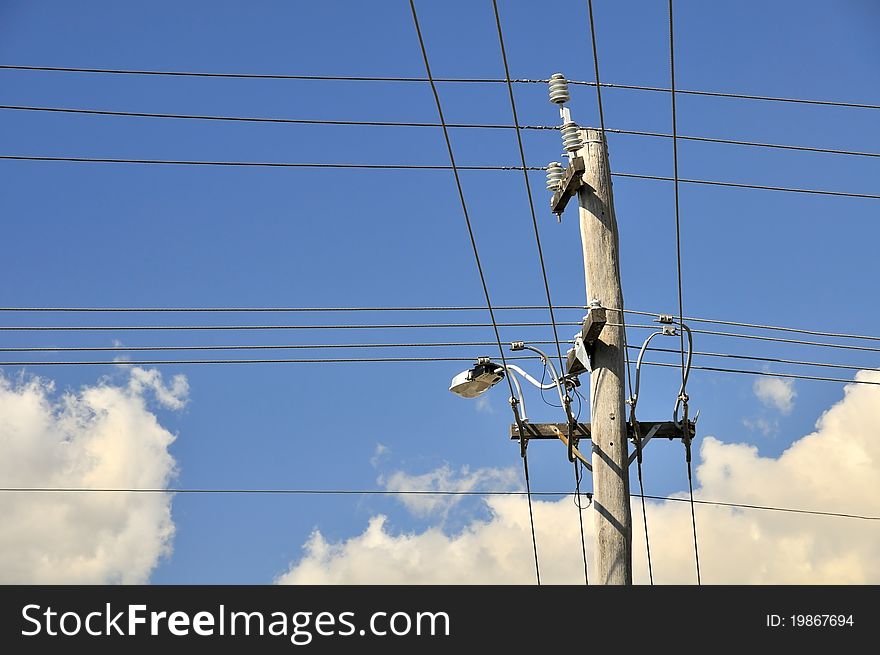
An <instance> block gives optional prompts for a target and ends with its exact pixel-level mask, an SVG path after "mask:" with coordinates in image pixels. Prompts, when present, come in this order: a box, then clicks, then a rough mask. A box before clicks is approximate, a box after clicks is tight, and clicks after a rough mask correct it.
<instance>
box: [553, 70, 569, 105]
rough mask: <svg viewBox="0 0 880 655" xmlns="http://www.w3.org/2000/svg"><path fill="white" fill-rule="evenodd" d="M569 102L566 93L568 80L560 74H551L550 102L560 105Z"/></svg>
mask: <svg viewBox="0 0 880 655" xmlns="http://www.w3.org/2000/svg"><path fill="white" fill-rule="evenodd" d="M569 100H571V95H570V94H569V93H568V80H566V79H565V75H563V74H562V73H553V75H551V76H550V102H552V103H554V104H557V105H562V104H565V103H566V102H568V101H569Z"/></svg>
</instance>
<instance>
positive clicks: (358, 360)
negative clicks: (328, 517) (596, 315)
mask: <svg viewBox="0 0 880 655" xmlns="http://www.w3.org/2000/svg"><path fill="white" fill-rule="evenodd" d="M525 359H533V360H537V359H539V357H538V356H537V355H535V356H520V357H508V358H507V360H508V361H513V360H525ZM473 361H474V358H473V357H330V358H316V359H154V360H123V359H120V360H88V361H83V360H81V361H32V362H0V366H161V365H163V364H173V365H189V364H218V365H219V364H364V363H369V364H375V363H382V362H473Z"/></svg>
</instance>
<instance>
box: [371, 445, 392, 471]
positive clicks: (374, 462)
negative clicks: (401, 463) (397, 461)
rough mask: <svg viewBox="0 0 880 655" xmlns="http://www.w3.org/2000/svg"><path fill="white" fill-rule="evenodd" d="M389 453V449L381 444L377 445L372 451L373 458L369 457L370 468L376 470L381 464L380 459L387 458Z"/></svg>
mask: <svg viewBox="0 0 880 655" xmlns="http://www.w3.org/2000/svg"><path fill="white" fill-rule="evenodd" d="M390 452H391V449H390V448H389V447H388V446H386V445H385V444H383V443H377V444H376V448H375V449H374V450H373V456H372V457H370V466H372V467H373V468H376V467H377V466H379V464H380V463H381V462H382V459H383V458H385V457H387V456H388V454H389V453H390Z"/></svg>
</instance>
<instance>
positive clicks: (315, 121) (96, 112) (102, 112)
mask: <svg viewBox="0 0 880 655" xmlns="http://www.w3.org/2000/svg"><path fill="white" fill-rule="evenodd" d="M0 109H7V110H17V111H36V112H50V113H61V114H82V115H88V116H126V117H130V118H174V119H181V120H200V121H227V122H240V123H280V124H291V125H349V126H364V127H436V128H439V127H443V126H442V125H441V124H440V123H431V122H422V121H356V120H341V119H340V120H333V119H323V118H275V117H259V116H218V115H209V114H171V113H153V112H140V111H112V110H109V109H74V108H68V107H35V106H24V105H0ZM446 127H449V128H455V129H490V130H513V129H516V127H517V126H515V125H504V124H492V123H447V124H446ZM518 127H519V128H520V129H523V130H556V129H558V128H557V127H556V126H553V125H519V126H518Z"/></svg>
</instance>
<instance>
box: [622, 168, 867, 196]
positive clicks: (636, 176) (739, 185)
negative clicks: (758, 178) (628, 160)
mask: <svg viewBox="0 0 880 655" xmlns="http://www.w3.org/2000/svg"><path fill="white" fill-rule="evenodd" d="M612 176H613V177H629V178H632V179H637V180H658V181H661V182H674V181H675V179H674V178H671V177H667V176H665V175H642V174H639V173H612ZM678 181H679V182H681V183H682V184H703V185H709V186H723V187H732V188H736V189H760V190H762V191H783V192H786V193H808V194H812V195H819V196H841V197H844V198H869V199H872V200H878V199H880V195H877V194H872V193H854V192H850V191H828V190H824V189H804V188H799V187H785V186H769V185H766V184H745V183H741V182H721V181H718V180H696V179H689V178H683V177H680V178H678Z"/></svg>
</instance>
